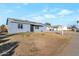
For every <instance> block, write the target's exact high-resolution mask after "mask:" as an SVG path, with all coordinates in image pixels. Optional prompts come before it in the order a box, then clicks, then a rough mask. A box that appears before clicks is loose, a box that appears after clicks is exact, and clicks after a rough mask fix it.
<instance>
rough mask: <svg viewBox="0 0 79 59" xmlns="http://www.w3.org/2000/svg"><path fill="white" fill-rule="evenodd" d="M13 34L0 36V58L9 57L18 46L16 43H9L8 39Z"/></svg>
mask: <svg viewBox="0 0 79 59" xmlns="http://www.w3.org/2000/svg"><path fill="white" fill-rule="evenodd" d="M13 35H15V34H0V56H11V55H13V53H14V52H15V51H14V50H15V48H16V47H17V46H18V42H10V41H9V40H10V39H8V37H10V36H13Z"/></svg>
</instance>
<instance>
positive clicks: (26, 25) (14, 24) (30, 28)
mask: <svg viewBox="0 0 79 59" xmlns="http://www.w3.org/2000/svg"><path fill="white" fill-rule="evenodd" d="M6 24H7V26H8V33H19V32H45V31H46V26H45V25H44V24H42V23H37V22H32V21H28V20H19V19H14V18H7V22H6Z"/></svg>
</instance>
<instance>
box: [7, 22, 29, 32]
mask: <svg viewBox="0 0 79 59" xmlns="http://www.w3.org/2000/svg"><path fill="white" fill-rule="evenodd" d="M19 32H30V24H23V28H22V29H18V23H11V22H8V33H19Z"/></svg>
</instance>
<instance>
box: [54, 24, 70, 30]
mask: <svg viewBox="0 0 79 59" xmlns="http://www.w3.org/2000/svg"><path fill="white" fill-rule="evenodd" d="M53 29H54V31H62V30H64V31H65V30H68V27H67V26H62V25H55V26H53Z"/></svg>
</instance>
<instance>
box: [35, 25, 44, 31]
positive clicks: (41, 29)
mask: <svg viewBox="0 0 79 59" xmlns="http://www.w3.org/2000/svg"><path fill="white" fill-rule="evenodd" d="M34 32H45V27H44V26H43V27H39V29H35V27H34Z"/></svg>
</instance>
